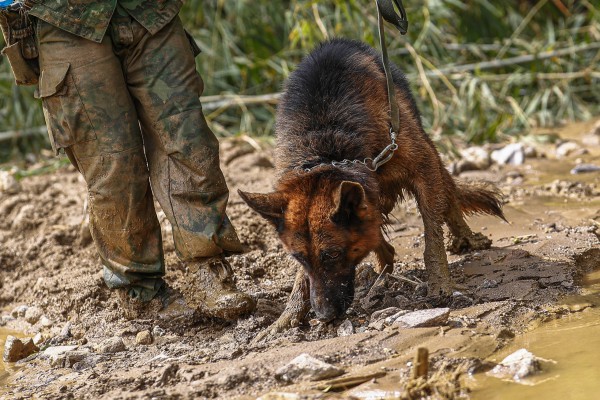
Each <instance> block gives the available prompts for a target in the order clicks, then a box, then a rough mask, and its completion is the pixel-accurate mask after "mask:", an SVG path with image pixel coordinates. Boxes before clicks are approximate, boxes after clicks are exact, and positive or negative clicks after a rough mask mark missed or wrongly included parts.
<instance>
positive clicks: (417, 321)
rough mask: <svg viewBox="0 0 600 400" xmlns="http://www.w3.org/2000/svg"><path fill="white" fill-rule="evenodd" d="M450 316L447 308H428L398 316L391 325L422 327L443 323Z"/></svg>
mask: <svg viewBox="0 0 600 400" xmlns="http://www.w3.org/2000/svg"><path fill="white" fill-rule="evenodd" d="M449 316H450V309H449V308H432V309H429V310H418V311H413V312H410V313H408V314H405V315H401V316H400V317H398V318H397V319H396V320H395V321H394V323H393V325H395V326H400V327H402V328H423V327H429V326H438V325H443V324H445V323H446V321H448V317H449Z"/></svg>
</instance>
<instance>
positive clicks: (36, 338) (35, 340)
mask: <svg viewBox="0 0 600 400" xmlns="http://www.w3.org/2000/svg"><path fill="white" fill-rule="evenodd" d="M33 343H34V344H35V345H36V346H39V345H40V344H42V343H44V335H42V334H41V332H38V333H37V334H36V335H35V336H34V337H33Z"/></svg>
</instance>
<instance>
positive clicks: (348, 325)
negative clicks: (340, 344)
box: [337, 319, 354, 336]
mask: <svg viewBox="0 0 600 400" xmlns="http://www.w3.org/2000/svg"><path fill="white" fill-rule="evenodd" d="M353 333H354V326H352V321H350V320H349V319H347V320H345V321H344V322H342V323H341V324H340V326H339V327H338V329H337V335H338V336H350V335H352V334H353Z"/></svg>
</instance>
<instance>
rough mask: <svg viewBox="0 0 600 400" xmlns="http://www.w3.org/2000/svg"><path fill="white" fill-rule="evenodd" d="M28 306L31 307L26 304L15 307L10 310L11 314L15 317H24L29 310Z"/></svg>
mask: <svg viewBox="0 0 600 400" xmlns="http://www.w3.org/2000/svg"><path fill="white" fill-rule="evenodd" d="M28 308H29V307H27V306H25V305H22V306H18V307H15V308H13V310H12V311H11V312H10V315H12V316H13V317H14V318H23V317H24V316H25V313H26V312H27V309H28Z"/></svg>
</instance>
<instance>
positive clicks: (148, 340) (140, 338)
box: [135, 331, 153, 345]
mask: <svg viewBox="0 0 600 400" xmlns="http://www.w3.org/2000/svg"><path fill="white" fill-rule="evenodd" d="M152 341H153V339H152V334H151V333H150V331H141V332H138V334H137V335H136V336H135V342H136V343H137V344H142V345H149V344H152Z"/></svg>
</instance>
